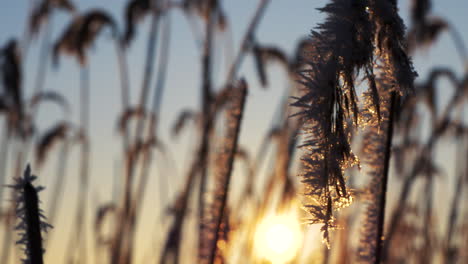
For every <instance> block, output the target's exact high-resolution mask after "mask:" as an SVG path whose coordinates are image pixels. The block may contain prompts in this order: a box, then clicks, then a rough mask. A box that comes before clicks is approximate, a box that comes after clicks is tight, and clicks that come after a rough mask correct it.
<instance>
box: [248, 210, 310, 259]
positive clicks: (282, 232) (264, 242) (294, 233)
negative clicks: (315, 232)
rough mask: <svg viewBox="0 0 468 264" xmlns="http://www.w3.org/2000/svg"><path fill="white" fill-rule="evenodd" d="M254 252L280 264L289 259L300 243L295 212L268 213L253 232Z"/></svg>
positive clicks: (300, 231) (260, 256)
mask: <svg viewBox="0 0 468 264" xmlns="http://www.w3.org/2000/svg"><path fill="white" fill-rule="evenodd" d="M254 239H255V241H254V246H255V252H256V253H257V255H258V257H259V258H262V259H267V260H269V261H270V262H271V263H275V264H280V263H287V262H288V261H291V260H292V259H293V258H294V257H295V256H296V254H297V252H298V250H299V248H300V247H301V244H302V230H301V225H300V223H299V219H298V215H297V213H296V212H294V211H291V212H287V213H284V214H281V215H269V216H266V217H265V218H263V219H262V220H261V221H260V223H259V224H258V226H257V230H256V232H255V238H254Z"/></svg>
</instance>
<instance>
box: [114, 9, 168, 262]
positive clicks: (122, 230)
mask: <svg viewBox="0 0 468 264" xmlns="http://www.w3.org/2000/svg"><path fill="white" fill-rule="evenodd" d="M156 2H157V1H152V4H151V6H152V8H153V10H152V11H151V12H152V18H151V25H150V33H149V38H148V46H147V51H146V52H147V54H146V60H145V68H144V72H143V83H142V87H141V91H140V100H139V104H138V109H139V110H140V111H142V113H144V111H145V107H146V101H147V97H148V94H149V88H150V84H151V77H152V73H153V66H154V60H155V59H154V57H155V53H156V44H157V36H158V35H157V33H158V25H159V12H160V11H159V10H157V9H156V6H155V5H156ZM144 125H145V119H144V118H140V119H138V122H137V125H136V130H135V140H134V141H133V142H132V143H133V145H134V146H136V144H140V143H143V142H141V139H142V136H143V132H144V131H143V130H144ZM138 154H139V153H132V150H131V149H127V150H126V160H127V161H126V169H125V185H124V188H125V191H124V197H123V208H122V215H121V216H120V219H119V220H118V221H119V222H120V224H119V227H118V230H116V231H117V233H116V234H115V235H116V237H115V239H114V241H113V243H114V245H113V247H112V253H111V258H110V259H111V263H116V264H124V263H125V264H128V263H131V259H132V252H131V249H130V247H131V246H132V240H133V237H132V235H129V232H130V233H131V232H133V231H131V229H132V226H133V224H132V222H134V221H133V220H132V216H131V215H132V212H131V211H132V188H133V178H134V171H135V168H136V165H137V161H138V159H137V158H131V157H130V156H133V157H137V156H138ZM127 235H129V237H126V236H127ZM127 239H129V240H130V241H125V242H124V241H123V240H127Z"/></svg>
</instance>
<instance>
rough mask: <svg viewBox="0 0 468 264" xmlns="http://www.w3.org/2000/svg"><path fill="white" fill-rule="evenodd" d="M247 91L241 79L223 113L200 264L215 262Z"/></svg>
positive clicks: (245, 84) (203, 228)
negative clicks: (224, 127) (223, 128)
mask: <svg viewBox="0 0 468 264" xmlns="http://www.w3.org/2000/svg"><path fill="white" fill-rule="evenodd" d="M247 90H248V88H247V83H246V82H245V81H244V80H241V81H239V83H238V84H236V85H235V88H232V89H231V94H232V101H231V102H230V103H229V106H228V109H227V110H226V115H227V116H226V124H227V128H226V129H227V130H226V134H225V136H224V142H223V146H222V149H221V152H220V153H219V154H218V156H217V161H216V178H215V191H214V194H213V197H212V201H211V203H212V204H211V206H210V208H209V209H208V210H209V213H210V214H209V215H207V218H206V219H203V220H204V222H202V226H201V230H200V231H201V232H202V237H203V238H204V239H203V240H202V241H201V245H202V248H201V251H200V252H199V263H211V264H213V263H214V261H215V256H216V252H217V248H218V240H219V234H220V230H221V223H222V221H223V219H224V216H225V214H226V213H227V212H226V209H227V202H228V194H229V184H230V181H231V175H232V169H233V164H234V158H235V153H236V151H237V144H238V139H239V134H240V127H241V122H242V115H243V111H244V105H245V99H246V96H247ZM205 221H206V222H205Z"/></svg>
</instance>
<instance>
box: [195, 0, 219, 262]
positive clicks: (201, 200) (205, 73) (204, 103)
mask: <svg viewBox="0 0 468 264" xmlns="http://www.w3.org/2000/svg"><path fill="white" fill-rule="evenodd" d="M208 5H209V8H210V10H209V12H208V17H207V19H206V27H205V43H204V46H203V53H202V58H201V64H202V94H201V102H200V104H201V113H202V129H201V134H200V136H201V139H200V142H201V146H200V163H199V166H200V188H199V192H198V224H199V235H198V237H199V238H198V244H199V249H198V254H199V256H201V251H202V247H203V240H204V234H203V233H202V228H203V226H202V225H203V221H204V219H205V215H204V210H205V206H206V205H205V195H206V185H207V177H208V176H207V171H208V157H209V151H210V140H209V139H210V135H211V132H212V127H213V122H214V120H212V113H211V102H212V100H211V96H212V92H211V90H212V89H211V68H212V58H211V57H212V50H213V33H214V27H215V19H216V14H217V12H218V6H217V5H218V0H210V1H209V3H208Z"/></svg>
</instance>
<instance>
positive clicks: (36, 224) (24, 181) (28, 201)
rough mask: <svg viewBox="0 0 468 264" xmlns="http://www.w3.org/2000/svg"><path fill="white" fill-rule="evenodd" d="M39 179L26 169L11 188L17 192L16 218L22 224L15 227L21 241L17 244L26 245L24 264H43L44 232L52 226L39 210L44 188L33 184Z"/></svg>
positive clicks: (29, 169) (28, 168)
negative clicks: (40, 196) (40, 197)
mask: <svg viewBox="0 0 468 264" xmlns="http://www.w3.org/2000/svg"><path fill="white" fill-rule="evenodd" d="M36 178H37V177H36V176H34V175H31V168H30V167H29V165H28V166H27V167H26V169H25V171H24V174H23V177H22V178H17V179H15V184H14V185H10V186H9V187H11V188H13V189H14V190H15V197H16V199H15V200H16V201H15V202H16V216H17V218H18V219H19V220H20V223H19V224H18V225H17V226H16V227H15V230H19V232H20V233H19V236H20V239H19V240H18V241H17V242H16V244H20V245H24V253H25V256H26V258H25V259H23V263H27V264H42V263H43V259H42V255H43V253H44V249H43V247H42V234H41V233H42V232H47V230H48V229H49V228H51V227H52V226H51V225H49V224H48V223H47V222H45V218H46V217H45V216H44V215H43V211H42V210H41V209H40V208H39V202H40V201H39V196H38V193H39V192H40V191H41V190H43V189H44V187H41V186H38V187H35V186H33V184H32V182H33V181H34V180H35V179H36Z"/></svg>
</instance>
